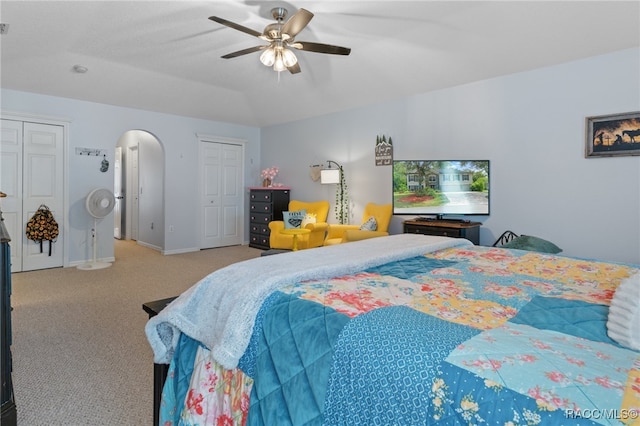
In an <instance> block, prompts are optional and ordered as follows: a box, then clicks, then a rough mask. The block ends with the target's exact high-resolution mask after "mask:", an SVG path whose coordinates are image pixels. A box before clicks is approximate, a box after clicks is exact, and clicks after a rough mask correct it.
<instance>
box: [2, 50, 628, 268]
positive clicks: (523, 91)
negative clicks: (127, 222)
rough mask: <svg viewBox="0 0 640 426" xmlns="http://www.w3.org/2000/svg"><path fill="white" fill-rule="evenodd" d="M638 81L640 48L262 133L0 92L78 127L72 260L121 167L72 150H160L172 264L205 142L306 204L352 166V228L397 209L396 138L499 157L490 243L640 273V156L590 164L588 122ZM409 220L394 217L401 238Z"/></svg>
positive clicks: (189, 234)
mask: <svg viewBox="0 0 640 426" xmlns="http://www.w3.org/2000/svg"><path fill="white" fill-rule="evenodd" d="M639 75H640V50H639V49H630V50H625V51H621V52H617V53H613V54H609V55H604V56H600V57H594V58H589V59H586V60H582V61H576V62H572V63H568V64H564V65H560V66H555V67H549V68H544V69H539V70H535V71H531V72H526V73H520V74H514V75H510V76H506V77H502V78H496V79H492V80H486V81H481V82H477V83H473V84H468V85H464V86H458V87H454V88H451V89H447V90H441V91H436V92H431V93H425V94H421V95H416V96H412V97H407V98H402V99H398V100H396V101H393V102H386V103H381V104H377V105H371V106H368V107H365V108H359V109H355V110H350V111H345V112H342V113H337V114H331V115H327V116H322V117H317V118H313V119H309V120H304V121H299V122H294V123H289V124H285V125H280V126H274V127H269V128H264V129H258V128H253V127H247V126H239V125H234V124H229V123H221V122H213V121H206V120H198V119H191V118H186V117H179V116H173V115H167V114H158V113H153V112H148V111H141V110H136V109H130V108H120V107H114V106H110V105H102V104H95V103H90V102H83V101H76V100H71V99H65V98H56V97H50V96H43V95H38V94H32V93H25V92H18V91H12V90H6V89H2V91H1V92H0V95H1V96H2V99H1V108H2V110H5V111H12V112H22V113H29V114H41V115H45V116H49V117H52V116H53V117H61V118H67V119H69V120H70V121H71V124H70V135H69V144H70V146H69V156H68V158H67V164H68V167H69V188H68V192H69V228H70V229H69V236H70V238H69V261H70V262H82V261H85V260H87V258H86V253H87V251H86V247H87V244H88V243H90V242H88V241H87V235H88V234H87V231H86V230H87V228H88V227H90V226H91V225H90V222H91V220H90V218H89V217H88V215H87V213H86V212H85V211H84V197H85V196H86V194H87V193H88V192H89V191H90V190H92V189H94V188H97V187H112V186H113V168H110V170H109V172H108V173H100V172H99V170H98V167H97V166H96V165H94V164H89V163H87V162H86V160H87V158H86V157H80V156H76V155H74V154H73V152H74V150H75V147H89V148H100V149H108V150H109V152H110V156H109V159H110V160H113V150H114V147H115V146H116V144H117V142H118V140H119V139H120V138H121V137H122V135H123V134H125V132H127V131H129V130H133V129H140V130H145V131H148V132H149V133H152V134H153V135H155V136H156V137H157V138H158V140H159V141H160V142H161V144H162V146H163V149H164V155H165V195H164V210H165V222H164V231H165V241H164V248H165V252H167V253H179V252H183V251H190V250H195V249H197V248H198V241H199V239H198V238H197V220H196V218H197V216H196V215H197V212H196V209H195V206H197V201H198V197H197V194H196V192H195V191H196V188H197V180H198V175H197V167H195V165H197V164H198V163H197V152H198V144H197V138H196V133H202V134H208V135H216V136H223V137H230V138H237V139H245V140H247V141H248V143H247V149H246V155H245V161H246V169H245V175H244V179H245V186H251V185H257V184H259V182H260V178H259V173H260V170H261V169H262V168H265V167H269V166H278V167H280V170H281V171H280V175H279V176H278V177H277V178H276V183H284V184H287V185H289V186H291V187H292V189H293V190H292V196H293V198H297V199H301V200H308V201H309V200H317V199H328V200H330V201H331V202H332V203H333V201H334V194H335V192H334V189H335V187H333V186H328V185H320V184H319V183H316V182H313V181H312V180H311V179H310V178H309V177H308V176H309V166H310V165H312V164H318V163H321V162H323V161H325V160H334V161H337V162H339V163H341V164H343V165H344V166H345V170H346V173H347V183H348V185H349V192H350V196H351V205H352V208H351V211H352V221H354V222H358V221H359V220H360V218H361V215H362V210H363V207H364V205H365V204H366V203H367V202H369V201H372V202H378V203H389V202H391V169H390V167H376V166H375V165H374V158H373V152H374V145H375V137H376V135H378V134H386V135H391V136H392V137H393V141H394V150H395V157H396V158H398V159H411V158H418V159H426V158H435V159H453V158H454V157H464V158H466V159H489V160H491V167H492V187H491V199H492V205H491V208H492V211H491V215H490V216H489V217H480V218H479V219H480V220H481V221H482V222H483V227H482V231H481V236H480V239H481V243H482V244H491V243H492V242H493V241H494V240H495V238H497V236H499V235H500V234H501V233H502V232H503V231H505V230H507V229H510V230H512V231H515V232H518V233H525V234H530V235H537V236H539V237H542V238H547V239H549V240H551V241H553V242H555V243H556V244H558V245H559V246H561V247H562V248H564V253H566V254H569V255H575V256H584V257H595V258H603V259H611V260H618V261H632V262H636V263H640V224H639V222H640V157H619V158H591V159H585V158H584V136H585V129H584V119H585V117H586V116H592V115H601V114H610V113H618V112H628V111H638V110H640V81H639V80H640V79H639V78H638V76H639ZM372 90H375V87H373V88H372ZM245 207H246V208H248V202H246V204H245ZM403 219H404V218H403V217H394V219H393V222H392V225H391V231H392V232H393V233H398V232H401V229H402V220H403ZM330 221H332V222H335V218H334V216H333V212H332V213H331V215H330ZM112 223H113V218H112V216H108V218H106V219H105V220H104V221H103V222H102V223H101V224H100V227H99V233H100V235H112V226H113V225H112ZM171 225H173V226H174V227H175V232H171V233H170V232H168V227H169V226H171ZM245 232H246V231H245ZM246 235H248V232H247V233H246V234H245V239H246ZM99 253H100V257H108V256H113V244H112V242H111V241H110V239H104V238H103V239H102V240H101V241H100V247H99Z"/></svg>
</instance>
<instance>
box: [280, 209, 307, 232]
mask: <svg viewBox="0 0 640 426" xmlns="http://www.w3.org/2000/svg"><path fill="white" fill-rule="evenodd" d="M306 214H307V211H306V210H298V211H295V212H282V218H283V220H284V229H294V228H300V225H302V220H303V219H304V217H305V215H306Z"/></svg>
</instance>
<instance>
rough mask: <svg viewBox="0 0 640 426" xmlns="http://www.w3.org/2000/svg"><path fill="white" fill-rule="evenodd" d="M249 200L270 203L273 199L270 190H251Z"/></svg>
mask: <svg viewBox="0 0 640 426" xmlns="http://www.w3.org/2000/svg"><path fill="white" fill-rule="evenodd" d="M249 200H250V201H251V202H254V201H261V202H264V203H271V201H273V198H272V196H271V191H267V190H265V191H260V190H252V191H251V193H250V194H249Z"/></svg>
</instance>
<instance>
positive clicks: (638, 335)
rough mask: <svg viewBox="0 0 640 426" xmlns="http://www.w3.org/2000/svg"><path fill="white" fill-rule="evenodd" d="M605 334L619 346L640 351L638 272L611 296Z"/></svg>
mask: <svg viewBox="0 0 640 426" xmlns="http://www.w3.org/2000/svg"><path fill="white" fill-rule="evenodd" d="M607 334H608V335H609V337H611V338H612V339H613V340H615V341H616V342H617V343H619V344H620V345H622V346H624V347H627V348H631V349H634V350H636V351H640V272H637V273H635V274H634V275H631V276H630V277H629V278H627V279H626V280H624V281H623V282H622V283H621V284H620V285H619V286H618V288H617V289H616V292H615V293H614V294H613V298H612V299H611V306H609V315H608V317H607Z"/></svg>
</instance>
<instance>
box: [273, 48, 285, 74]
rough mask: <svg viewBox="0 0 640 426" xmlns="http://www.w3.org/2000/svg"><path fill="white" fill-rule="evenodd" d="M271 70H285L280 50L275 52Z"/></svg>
mask: <svg viewBox="0 0 640 426" xmlns="http://www.w3.org/2000/svg"><path fill="white" fill-rule="evenodd" d="M273 70H274V71H278V72H280V71H286V70H287V66H286V65H285V64H284V60H283V58H282V52H280V51H278V52H276V61H275V63H274V64H273Z"/></svg>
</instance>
